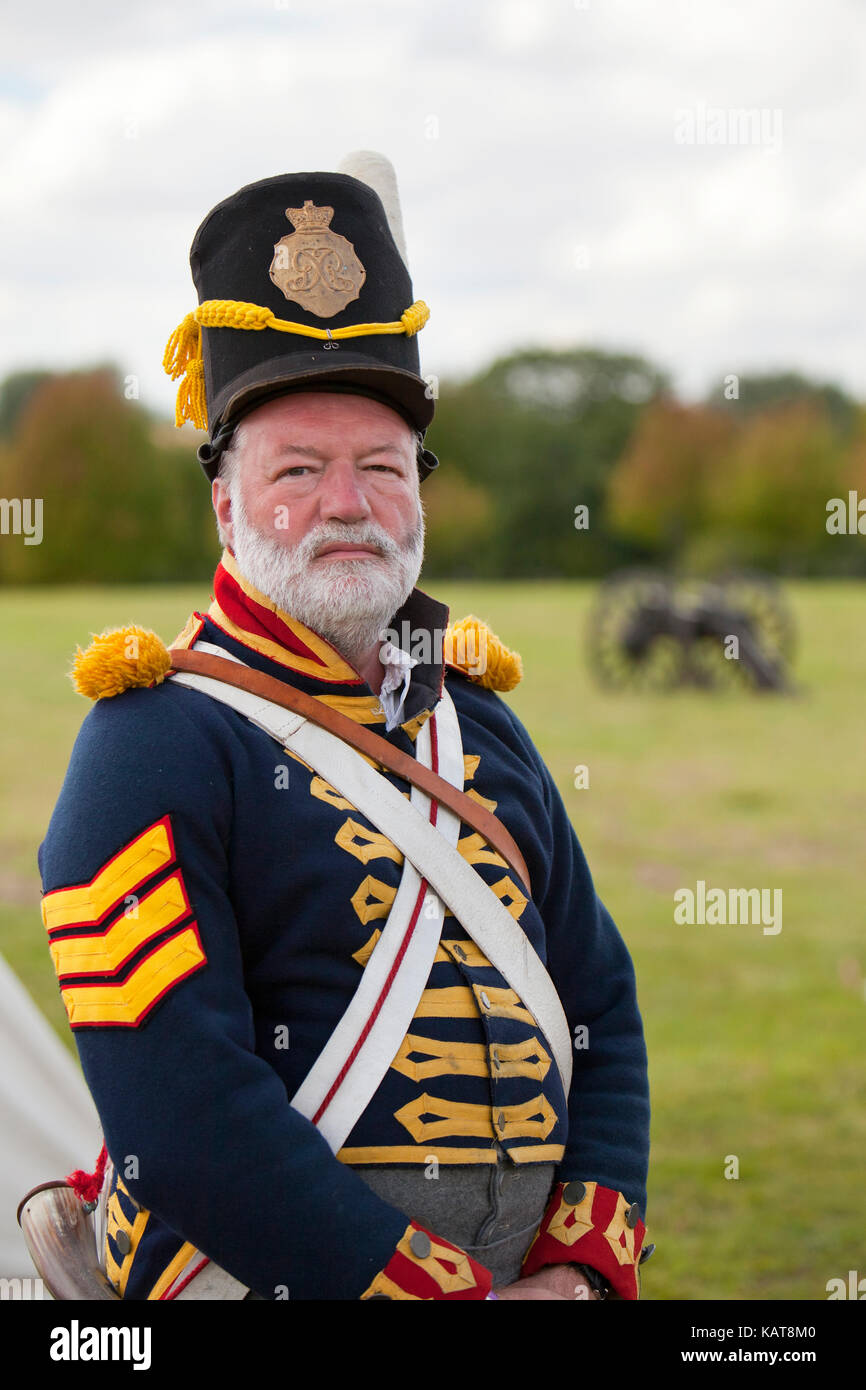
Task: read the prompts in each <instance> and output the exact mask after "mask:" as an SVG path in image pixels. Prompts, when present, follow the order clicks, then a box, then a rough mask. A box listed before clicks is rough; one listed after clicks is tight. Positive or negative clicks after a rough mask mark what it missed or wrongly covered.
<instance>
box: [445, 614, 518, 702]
mask: <svg viewBox="0 0 866 1390" xmlns="http://www.w3.org/2000/svg"><path fill="white" fill-rule="evenodd" d="M443 655H444V657H445V660H446V662H447V663H448V665H449V666H456V667H457V669H458V670H460V671H462V672H463V673H464V675H467V676H468V677H469V679H470V680H472V681H475V682H476V684H478V685H483V686H485V687H486V689H487V690H513V689H514V687H515V686H516V685H517V684H519V682H520V681H521V679H522V678H523V662H522V661H521V659H520V656H519V654H518V653H517V652H512V651H510V650H509V649H508V647H506V646H505V643H504V642H500V640H499V638H498V637H497V636H496V633H495V632H493V631H491V629H490V628H489V627H488V626H487V624H486V623H484V622H482V621H481V619H480V618H476V617H475V615H474V614H473V613H470V614H469V617H468V618H461V620H460V622H459V623H452V624H451V625H450V626H449V627H448V628H446V631H445V640H444V643H443Z"/></svg>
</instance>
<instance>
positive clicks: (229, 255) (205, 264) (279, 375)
mask: <svg viewBox="0 0 866 1390" xmlns="http://www.w3.org/2000/svg"><path fill="white" fill-rule="evenodd" d="M348 170H352V171H353V172H347V171H348ZM354 171H359V172H360V173H361V177H355V176H354ZM374 185H375V186H374ZM380 193H381V195H382V196H380ZM386 206H387V208H388V212H387V213H386ZM189 260H190V268H191V270H192V276H193V281H194V283H195V287H196V290H197V291H198V297H199V305H198V308H197V309H195V310H194V311H193V312H192V313H189V314H187V315H186V318H185V319H184V320H183V322H182V323H181V324H179V325H178V327H177V328H176V329H175V331H174V333H173V334H172V335H171V338H170V339H169V341H168V345H167V347H166V350H165V356H164V358H163V366H164V368H165V370H166V372H167V373H168V374H169V376H170V377H171V378H172V380H176V379H177V378H178V377H180V378H181V381H180V385H179V388H178V393H177V405H176V409H175V423H176V424H177V425H178V426H180V425H182V424H183V423H184V421H185V420H190V421H192V423H193V424H194V425H196V426H197V427H198V428H199V429H207V430H209V433H210V443H209V444H204V445H202V447H201V448H200V449H199V451H198V457H199V462H200V463H201V465H202V468H203V469H204V471H205V473H206V474H207V476H208V478H209V479H211V480H213V478H214V477H215V476H216V473H217V469H218V467H219V460H220V456H221V454H222V452H223V450H224V449H225V448H226V447H227V445H228V443H229V441H230V439H231V436H232V434H233V432H234V429H235V428H236V426H237V424H238V423H239V421H240V420H241V419H242V418H243V416H244V415H245V414H246V413H247V412H248V411H250V410H252V409H253V408H254V407H256V406H258V405H262V404H263V403H264V402H265V401H267V400H271V399H273V398H274V397H276V396H282V395H285V394H286V393H287V392H289V391H293V390H303V391H310V390H316V391H318V390H323V391H349V392H352V393H357V394H360V395H366V396H370V397H372V398H373V399H374V400H379V401H382V402H383V403H384V404H385V405H388V406H390V407H391V408H392V409H393V410H396V411H398V412H399V414H400V415H402V416H403V418H404V419H405V420H406V421H407V422H408V423H409V424H410V425H411V426H412V428H413V429H414V430H415V431H416V432H417V434H418V440H419V446H418V469H419V472H420V474H421V478H422V480H423V479H424V478H425V477H426V476H427V474H428V473H430V472H432V470H433V469H434V468H435V467H436V466H437V464H438V460H437V459H436V458H435V456H434V455H433V454H431V453H430V452H429V451H428V450H426V449H422V448H421V444H422V442H423V437H424V432H425V431H426V429H427V426H428V425H429V424H430V421H431V420H432V418H433V409H434V403H433V398H432V392H431V391H430V388H429V385H428V383H427V382H426V381H425V380H424V378H423V377H422V376H421V368H420V359H419V354H418V342H417V334H418V332H419V331H420V329H421V328H423V326H424V324H425V323H426V322H427V319H428V318H429V313H430V311H429V309H428V308H427V305H426V304H425V303H424V302H423V300H417V301H416V300H415V297H414V294H413V291H412V281H411V278H410V275H409V270H408V267H407V264H406V253H405V247H404V244H403V230H402V221H401V217H400V207H399V201H398V199H397V185H396V178H395V176H394V171H393V168H392V167H391V165H390V163H389V161H388V160H387V159H385V158H384V156H382V155H377V154H373V153H371V152H367V151H360V152H358V153H357V154H355V155H351V156H349V157H348V158H347V159H346V160H344V161H343V164H342V165H341V171H340V172H337V173H323V172H319V173H309V174H280V175H277V176H276V177H275V178H270V179H262V180H260V181H259V182H258V183H251V184H247V185H246V187H244V188H241V189H240V190H239V191H238V192H237V193H234V194H233V195H232V196H231V197H230V198H226V199H224V201H223V202H221V203H218V204H217V206H216V207H215V208H213V209H212V211H211V212H209V213H208V215H207V217H206V218H205V219H204V221H203V222H202V224H201V226H200V227H199V229H198V231H197V232H196V234H195V238H194V240H193V243H192V247H191V249H190V257H189Z"/></svg>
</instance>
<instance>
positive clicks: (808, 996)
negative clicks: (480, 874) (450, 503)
mask: <svg viewBox="0 0 866 1390" xmlns="http://www.w3.org/2000/svg"><path fill="white" fill-rule="evenodd" d="M430 589H431V590H432V591H433V592H434V593H435V594H436V595H437V597H440V598H442V599H443V600H444V601H446V602H448V603H449V604H450V605H451V612H452V617H453V618H455V619H457V618H460V617H462V616H464V615H465V614H466V613H469V612H473V613H476V614H478V615H479V616H480V617H483V618H484V619H485V620H486V621H488V622H489V623H490V625H491V626H492V627H493V629H494V631H496V632H497V633H498V634H499V636H500V637H501V638H502V640H503V641H504V642H505V643H506V644H507V645H508V646H510V647H513V648H515V649H516V650H518V651H519V652H520V653H521V654H522V656H523V661H524V670H525V675H524V680H523V682H522V684H521V685H520V686H519V687H518V688H517V689H516V690H515V691H514V692H513V693H512V694H511V695H507V696H505V697H504V698H505V699H506V700H508V701H509V702H510V703H511V705H512V707H513V708H514V709H515V711H516V712H517V714H518V715H519V716H520V718H521V719H522V720H523V721H524V723H525V724H526V726H527V727H528V729H529V731H530V733H531V734H532V735H533V737H534V739H535V741H536V743H537V745H538V747H539V749H540V751H541V753H542V755H543V756H544V757H545V759H546V761H547V763H548V765H549V767H550V768H551V771H552V773H553V775H554V778H555V780H556V782H557V785H558V786H559V788H560V790H561V791H562V794H563V796H564V798H565V800H566V804H567V806H568V808H569V812H570V814H571V817H572V820H573V823H574V825H575V828H576V830H577V833H578V837H579V838H580V840H581V842H582V844H583V847H584V850H585V851H586V854H587V857H588V859H589V863H590V865H591V867H592V869H593V872H594V875H595V879H596V884H597V886H598V889H599V892H600V894H601V896H602V897H603V899H604V901H605V902H606V904H607V906H608V907H609V908H610V910H611V912H612V913H613V916H614V918H615V920H616V921H617V923H618V925H619V927H620V930H621V931H622V933H623V935H624V937H625V939H626V941H627V942H628V945H629V947H630V949H631V952H632V955H633V958H634V961H635V967H636V970H637V977H638V988H639V998H640V1003H641V1009H642V1012H643V1016H644V1022H645V1025H646V1031H647V1041H648V1047H649V1055H650V1080H651V1086H652V1097H653V1145H652V1154H651V1169H650V1209H649V1228H650V1236H649V1238H650V1239H651V1240H655V1241H656V1243H657V1247H658V1248H657V1252H656V1255H655V1256H654V1257H653V1259H652V1260H651V1262H650V1263H649V1265H647V1266H646V1267H645V1276H644V1297H645V1298H649V1299H708V1298H725V1299H740V1298H744V1299H755V1300H760V1299H771V1298H781V1299H819V1300H820V1299H824V1298H826V1296H827V1295H826V1284H827V1281H828V1280H829V1279H831V1278H835V1277H842V1278H847V1273H848V1271H849V1270H850V1269H857V1270H858V1271H859V1274H860V1276H861V1277H862V1276H866V1239H864V1230H866V1191H864V1188H866V1182H864V1167H866V1165H864V1153H866V1068H864V1056H866V988H864V979H863V977H864V973H866V941H864V925H866V908H864V900H863V891H862V884H861V881H860V880H861V874H862V865H863V860H864V839H866V836H864V828H866V740H864V737H863V711H864V698H863V691H864V688H866V644H864V641H863V637H864V632H866V588H864V587H862V586H860V587H858V586H856V585H854V584H826V585H821V584H809V585H806V584H801V585H795V586H792V587H791V590H790V597H791V599H792V602H793V605H794V609H795V613H796V617H797V621H798V625H799V651H798V657H797V662H796V669H795V674H796V677H797V679H798V682H799V685H800V691H799V693H798V694H797V695H796V696H792V697H778V696H763V697H756V696H750V695H747V694H744V693H738V692H730V693H725V694H721V695H706V694H699V693H687V692H680V693H677V694H675V695H668V696H663V695H654V696H645V695H636V694H634V695H621V696H612V695H610V694H605V693H603V692H601V691H600V690H598V689H597V688H596V687H595V686H594V685H593V683H592V680H591V677H590V673H589V671H588V669H587V664H586V661H585V657H584V627H585V618H586V613H587V607H588V604H589V602H590V598H591V595H592V588H591V587H590V586H588V585H578V584H546V583H545V584H537V585H527V584H521V585H508V584H497V585H492V584H473V585H469V584H454V583H448V584H441V585H439V584H437V585H433V584H431V585H430ZM207 598H208V596H207V594H206V593H204V592H202V591H201V590H196V591H192V590H183V589H164V590H161V589H116V590H96V589H94V590H80V589H79V590H52V591H41V592H40V591H29V592H24V591H22V592H18V593H16V592H4V594H3V600H2V605H0V608H2V619H0V641H2V651H3V653H4V658H5V670H6V679H5V681H4V684H3V692H2V714H3V717H2V720H0V738H2V758H0V777H2V793H0V950H2V952H3V953H4V954H5V956H6V957H7V959H8V960H9V962H10V963H11V965H12V966H13V968H14V969H15V970H16V971H17V972H18V973H19V975H20V976H21V978H22V979H23V980H24V982H25V984H26V985H27V986H28V988H29V989H30V990H31V992H32V994H33V995H34V997H35V998H36V999H37V1001H38V1002H39V1004H40V1006H41V1007H42V1008H43V1009H44V1010H45V1012H46V1014H47V1015H48V1017H49V1018H50V1019H51V1021H52V1023H54V1024H55V1025H56V1026H57V1028H58V1030H59V1031H60V1032H61V1034H62V1035H63V1036H64V1038H65V1039H66V1040H67V1041H70V1039H69V1035H68V1030H67V1028H66V1020H65V1014H64V1011H63V1009H62V1006H61V1005H60V1003H59V998H58V992H57V987H56V983H55V980H54V975H53V971H52V968H51V964H50V961H49V958H48V952H47V947H46V943H45V939H44V933H43V928H42V925H41V921H40V917H39V907H38V902H39V882H38V876H37V872H36V848H37V845H38V844H39V841H40V839H41V837H42V834H43V832H44V829H45V826H46V824H47V821H48V818H49V815H50V812H51V808H52V805H53V802H54V799H55V797H56V795H57V793H58V791H59V788H60V784H61V781H62V778H63V774H64V771H65V767H66V761H67V758H68V754H69V751H70V748H71V745H72V742H73V739H74V737H75V733H76V731H77V728H78V725H79V723H80V722H81V719H82V718H83V716H84V714H85V713H86V705H85V702H84V701H83V700H82V699H81V698H80V697H79V696H77V695H75V694H74V692H73V690H72V687H71V685H70V684H69V682H68V681H67V680H66V679H65V675H64V673H65V671H66V670H67V669H68V667H69V662H70V657H71V655H72V653H73V651H74V648H75V646H76V644H77V643H80V644H82V645H86V642H87V640H88V637H89V634H90V633H91V632H98V631H100V630H101V629H102V628H104V627H108V626H115V625H120V624H122V623H127V622H138V623H141V624H143V625H145V626H148V627H152V628H154V629H155V630H156V631H157V632H159V633H160V635H161V636H162V637H163V638H165V639H166V640H169V641H170V639H171V638H172V637H173V636H174V635H175V633H176V632H177V631H178V630H179V628H180V627H181V625H182V623H183V622H184V620H185V618H186V617H187V615H188V613H189V612H190V611H192V609H193V608H194V607H199V608H201V607H202V606H204V605H206V603H207ZM578 764H585V765H586V766H587V767H588V769H589V787H588V788H585V789H581V790H576V789H575V788H574V775H573V774H574V768H575V767H576V766H577V765H578ZM699 879H703V880H704V881H705V882H706V883H707V886H708V887H723V888H728V887H742V888H753V887H758V888H770V889H781V890H782V894H783V926H782V930H781V931H780V932H779V933H778V934H777V935H766V934H764V933H763V931H762V929H761V926H760V925H737V926H713V925H703V926H700V925H695V926H687V925H676V924H675V923H674V915H673V913H674V902H673V894H674V892H675V891H676V889H677V888H681V887H690V888H694V887H695V884H696V882H697V881H698V880H699ZM70 1046H71V1041H70ZM732 1155H733V1156H736V1158H737V1159H738V1162H739V1177H738V1178H737V1179H728V1178H726V1177H725V1168H726V1165H727V1166H728V1168H729V1170H730V1168H731V1165H730V1163H729V1162H728V1160H729V1156H732ZM88 1157H89V1156H88V1155H82V1161H85V1160H87V1159H88ZM43 1176H44V1175H41V1174H34V1175H33V1181H34V1182H36V1181H39V1180H40V1179H41V1177H43Z"/></svg>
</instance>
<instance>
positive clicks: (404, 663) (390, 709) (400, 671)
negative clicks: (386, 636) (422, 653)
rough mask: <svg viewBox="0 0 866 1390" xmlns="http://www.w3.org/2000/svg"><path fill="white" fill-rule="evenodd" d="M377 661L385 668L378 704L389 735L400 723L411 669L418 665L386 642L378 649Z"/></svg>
mask: <svg viewBox="0 0 866 1390" xmlns="http://www.w3.org/2000/svg"><path fill="white" fill-rule="evenodd" d="M379 660H380V661H381V663H382V665H383V666H384V667H385V676H384V678H383V680H382V686H381V689H380V691H379V703H380V704H381V706H382V709H383V711H384V713H385V730H386V732H387V733H390V732H391V730H392V729H396V727H397V725H398V724H399V723H400V713H401V711H402V709H403V704H404V702H405V699H406V692H407V691H408V689H409V682H410V680H411V679H412V667H413V666H417V665H418V659H417V657H414V656H410V655H409V653H408V652H404V651H403V649H402V647H395V646H394V645H393V644H392V643H391V642H390V641H386V642H383V644H382V646H381V647H380V649H379Z"/></svg>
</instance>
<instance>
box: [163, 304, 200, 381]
mask: <svg viewBox="0 0 866 1390" xmlns="http://www.w3.org/2000/svg"><path fill="white" fill-rule="evenodd" d="M195 357H201V329H200V328H199V325H198V322H197V320H196V316H195V314H194V313H192V314H187V316H186V318H185V319H182V320H181V322H180V323H179V324H178V326H177V328H176V329H175V330H174V332H173V333H172V335H171V337H170V338H169V340H168V342H167V343H166V345H165V352H164V353H163V355H162V366H163V371H165V372H166V373H167V374H168V376H169V377H171V380H172V381H177V379H178V377H179V376H181V375H182V374H183V372H184V371H185V370H186V366H187V363H188V362H191V361H192V360H193V358H195Z"/></svg>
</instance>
